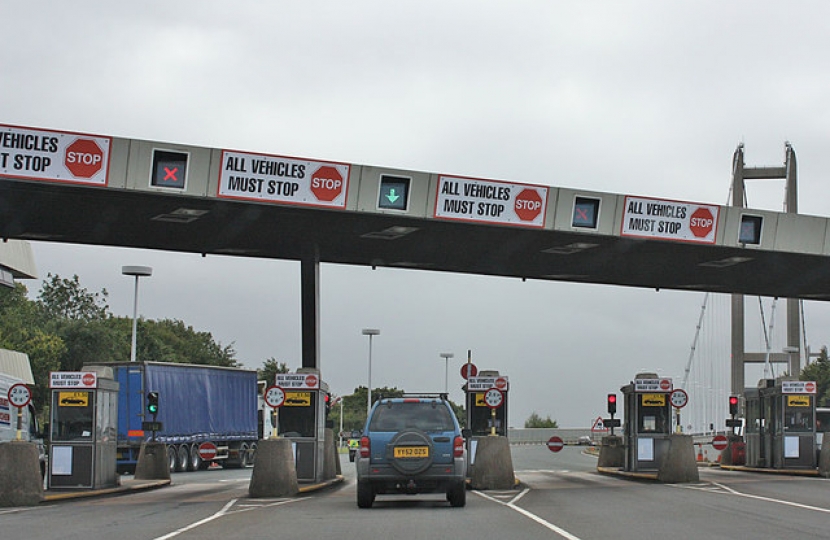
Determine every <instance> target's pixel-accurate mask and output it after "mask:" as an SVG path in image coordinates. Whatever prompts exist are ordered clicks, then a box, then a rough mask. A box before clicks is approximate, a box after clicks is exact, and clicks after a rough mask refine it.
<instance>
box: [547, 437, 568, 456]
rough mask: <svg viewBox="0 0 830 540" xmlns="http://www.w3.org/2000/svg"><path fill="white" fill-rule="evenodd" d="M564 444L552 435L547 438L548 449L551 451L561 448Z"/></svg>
mask: <svg viewBox="0 0 830 540" xmlns="http://www.w3.org/2000/svg"><path fill="white" fill-rule="evenodd" d="M563 446H565V443H564V442H562V439H560V438H559V437H557V436H556V435H554V436H553V437H551V438H550V439H548V450H550V451H551V452H558V451H560V450H562V447H563Z"/></svg>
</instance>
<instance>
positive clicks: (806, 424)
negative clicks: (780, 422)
mask: <svg viewBox="0 0 830 540" xmlns="http://www.w3.org/2000/svg"><path fill="white" fill-rule="evenodd" d="M811 404H812V400H811V397H810V396H802V395H794V396H787V403H786V406H785V407H784V431H786V432H811V431H813V408H812V407H811Z"/></svg>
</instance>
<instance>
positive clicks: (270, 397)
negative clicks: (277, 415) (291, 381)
mask: <svg viewBox="0 0 830 540" xmlns="http://www.w3.org/2000/svg"><path fill="white" fill-rule="evenodd" d="M264 397H265V403H266V404H268V406H269V407H272V408H274V409H276V408H278V407H282V405H283V403H285V390H283V389H282V388H281V387H279V386H277V385H276V384H274V385H272V386H269V387H268V388H266V389H265V396H264Z"/></svg>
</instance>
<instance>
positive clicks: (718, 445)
mask: <svg viewBox="0 0 830 540" xmlns="http://www.w3.org/2000/svg"><path fill="white" fill-rule="evenodd" d="M727 446H729V439H727V438H726V437H725V436H724V435H715V437H714V438H713V439H712V447H713V448H714V449H715V450H725V449H726V447H727Z"/></svg>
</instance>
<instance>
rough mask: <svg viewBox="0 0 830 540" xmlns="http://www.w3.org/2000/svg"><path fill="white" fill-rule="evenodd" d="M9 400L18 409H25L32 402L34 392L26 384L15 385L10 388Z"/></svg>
mask: <svg viewBox="0 0 830 540" xmlns="http://www.w3.org/2000/svg"><path fill="white" fill-rule="evenodd" d="M7 397H8V400H9V403H11V404H12V405H14V406H15V407H17V408H18V409H20V408H23V407H25V406H26V405H28V404H29V402H30V401H32V391H31V390H29V387H28V386H26V385H25V384H24V383H17V384H13V385H12V387H11V388H9V393H8V396H7Z"/></svg>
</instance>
